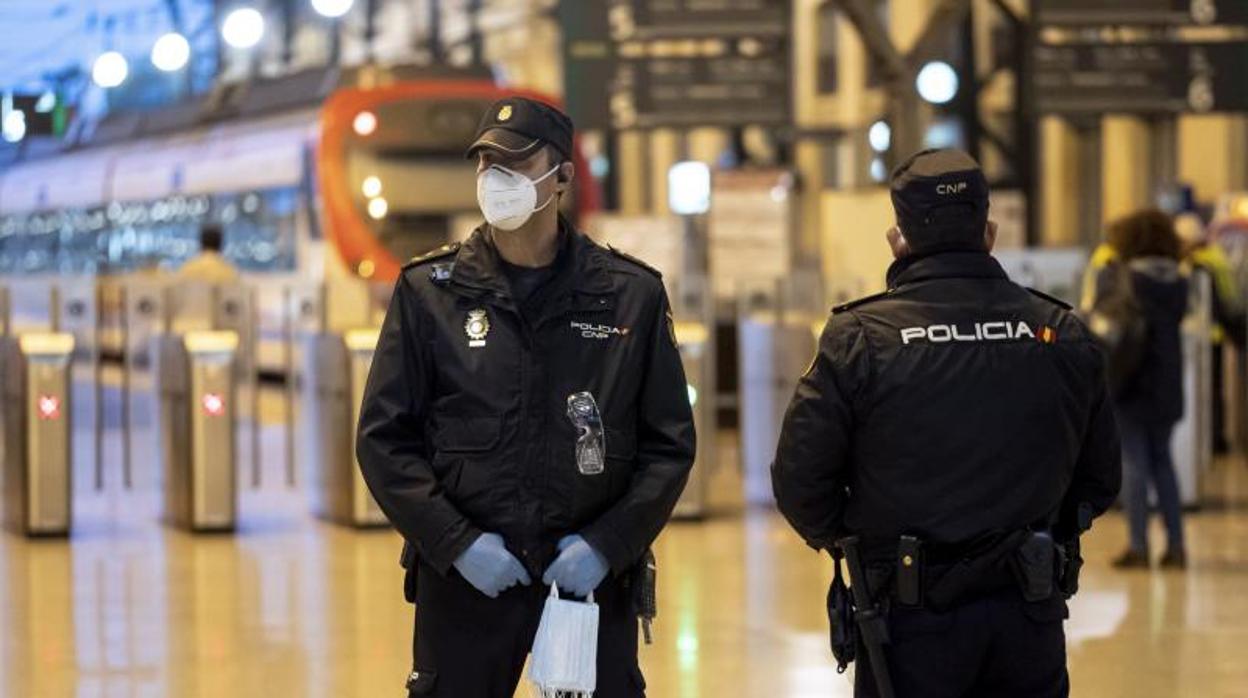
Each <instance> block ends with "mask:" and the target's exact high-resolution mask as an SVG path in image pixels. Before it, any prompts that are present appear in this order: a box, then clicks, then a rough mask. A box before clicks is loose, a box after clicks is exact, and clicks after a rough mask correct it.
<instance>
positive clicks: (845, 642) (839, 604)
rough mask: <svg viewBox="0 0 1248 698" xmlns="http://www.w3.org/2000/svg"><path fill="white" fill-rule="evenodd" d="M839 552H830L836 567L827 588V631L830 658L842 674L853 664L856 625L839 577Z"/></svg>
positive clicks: (856, 644) (844, 588) (852, 610)
mask: <svg viewBox="0 0 1248 698" xmlns="http://www.w3.org/2000/svg"><path fill="white" fill-rule="evenodd" d="M842 557H843V555H842V554H841V553H840V551H839V550H835V549H834V550H833V551H832V561H833V564H834V565H835V566H836V567H835V571H834V572H833V573H832V584H831V586H829V587H828V599H827V603H828V631H829V635H830V638H829V639H830V640H831V644H832V656H833V657H835V658H836V671H837V673H844V672H845V669H846V668H847V667H848V666H849V665H850V664H851V663H853V661H854V659H855V658H856V656H857V650H858V624H857V623H855V622H854V606H853V599H852V598H851V597H850V593H849V588H848V587H847V586H845V578H844V577H843V576H842V575H841V558H842Z"/></svg>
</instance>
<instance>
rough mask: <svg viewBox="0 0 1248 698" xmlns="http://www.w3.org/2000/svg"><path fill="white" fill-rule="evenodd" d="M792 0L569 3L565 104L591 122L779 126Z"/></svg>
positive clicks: (784, 114) (580, 120) (784, 113)
mask: <svg viewBox="0 0 1248 698" xmlns="http://www.w3.org/2000/svg"><path fill="white" fill-rule="evenodd" d="M791 4H792V3H791V0H609V1H607V2H583V1H582V0H564V2H563V3H562V4H561V5H560V19H561V24H562V26H563V27H564V59H565V60H564V70H565V84H566V89H565V98H566V104H567V107H568V110H569V113H570V114H571V116H572V118H573V120H574V121H576V122H577V124H578V126H581V127H582V128H616V129H627V128H653V127H664V126H671V127H680V126H695V125H698V126H715V125H718V126H737V125H746V124H761V125H780V124H785V123H788V122H789V120H790V119H791V117H792V106H791V103H792V97H791V73H792V70H791V59H790V42H789V36H790V33H791V32H790V31H789V28H790V21H791V19H790V18H791Z"/></svg>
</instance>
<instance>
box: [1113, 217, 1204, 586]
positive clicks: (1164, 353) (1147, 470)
mask: <svg viewBox="0 0 1248 698" xmlns="http://www.w3.org/2000/svg"><path fill="white" fill-rule="evenodd" d="M1107 242H1108V244H1109V245H1110V247H1112V248H1113V249H1114V250H1115V251H1116V252H1117V255H1118V261H1117V263H1110V264H1108V265H1107V266H1105V267H1104V268H1102V269H1101V271H1100V273H1099V274H1098V275H1097V279H1096V295H1097V297H1098V298H1099V297H1100V296H1102V295H1105V294H1111V293H1122V292H1126V293H1130V294H1131V295H1132V296H1133V298H1134V302H1135V305H1136V307H1137V308H1138V312H1139V313H1140V314H1141V315H1142V316H1143V318H1144V321H1145V324H1146V326H1147V333H1146V335H1145V337H1146V339H1145V341H1144V343H1143V347H1142V352H1141V355H1140V359H1139V363H1138V364H1137V365H1136V366H1135V367H1134V369H1133V371H1132V372H1131V374H1130V376H1129V377H1128V378H1127V379H1126V380H1125V381H1124V382H1123V384H1122V385H1121V386H1120V387H1119V389H1118V390H1117V391H1116V394H1115V395H1114V402H1115V408H1116V412H1117V416H1118V428H1119V431H1120V433H1121V437H1122V455H1123V461H1124V463H1123V465H1124V467H1123V493H1124V495H1123V498H1124V504H1125V506H1126V510H1127V518H1128V523H1129V525H1130V531H1131V537H1130V544H1129V547H1128V548H1127V550H1126V551H1125V552H1124V553H1122V555H1120V556H1119V557H1118V558H1117V559H1115V560H1114V566H1115V567H1119V568H1138V567H1148V566H1149V554H1148V535H1147V533H1148V508H1149V501H1148V486H1149V483H1152V486H1153V489H1154V490H1155V491H1156V493H1157V501H1158V504H1159V505H1160V508H1161V512H1162V517H1163V519H1164V520H1165V525H1166V534H1167V547H1166V552H1165V554H1164V555H1163V556H1162V557H1161V566H1162V567H1171V568H1182V567H1185V566H1186V564H1187V556H1186V552H1185V548H1184V544H1183V521H1182V511H1181V505H1180V501H1179V487H1178V478H1177V477H1176V475H1175V469H1174V461H1173V459H1172V457H1171V454H1170V437H1171V434H1172V433H1173V432H1174V426H1175V424H1177V423H1178V421H1179V419H1180V418H1181V417H1182V416H1183V349H1182V338H1181V336H1180V324H1181V323H1182V321H1183V316H1184V315H1185V314H1186V312H1187V293H1188V283H1187V280H1186V278H1185V277H1184V275H1183V273H1182V270H1181V268H1180V265H1179V261H1180V256H1181V248H1180V243H1179V238H1178V235H1177V234H1176V233H1175V230H1174V222H1173V221H1172V220H1171V218H1170V216H1168V215H1167V214H1165V213H1164V212H1162V211H1159V210H1151V209H1150V210H1144V211H1139V212H1137V213H1134V214H1131V215H1129V216H1126V217H1124V218H1121V219H1119V220H1116V221H1114V222H1113V223H1111V224H1110V226H1109V232H1108V240H1107ZM1122 284H1127V285H1128V286H1127V288H1126V289H1125V291H1124V289H1123V288H1122Z"/></svg>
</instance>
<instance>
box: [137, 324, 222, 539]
mask: <svg viewBox="0 0 1248 698" xmlns="http://www.w3.org/2000/svg"><path fill="white" fill-rule="evenodd" d="M154 343H155V347H154V351H153V354H154V355H155V357H156V362H157V366H156V368H157V370H156V381H157V386H156V388H157V395H158V399H159V407H158V410H159V413H160V425H159V438H160V452H161V461H162V467H163V471H164V488H165V518H166V520H167V521H168V522H169V523H171V524H173V525H175V526H179V527H182V528H187V529H190V530H192V531H230V530H233V528H234V526H235V521H236V518H237V509H238V482H237V472H236V466H235V464H236V458H237V450H238V449H237V445H236V437H235V429H234V414H235V389H234V387H235V386H234V361H235V354H236V352H237V350H238V335H237V334H235V333H234V332H220V331H192V332H187V333H186V334H182V335H161V336H158V337H156V338H155V340H154Z"/></svg>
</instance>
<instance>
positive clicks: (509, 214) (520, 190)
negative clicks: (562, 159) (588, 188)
mask: <svg viewBox="0 0 1248 698" xmlns="http://www.w3.org/2000/svg"><path fill="white" fill-rule="evenodd" d="M558 169H559V165H555V166H554V167H552V168H550V171H549V172H547V173H546V174H544V175H542V176H541V177H538V178H537V179H529V178H528V177H526V176H525V175H522V174H520V173H519V172H516V171H514V170H509V169H507V168H506V167H503V166H502V165H490V166H489V168H488V169H486V170H485V171H484V172H482V173H481V174H479V175H477V204H478V205H479V206H480V207H481V213H482V214H484V215H485V220H486V222H487V223H489V224H490V225H492V226H494V227H495V228H499V229H500V230H515V229H517V228H519V227H520V226H522V225H524V224H525V223H527V222H528V220H529V218H531V217H532V216H533V214H534V213H536V212H538V211H540V210H542V209H544V208H546V206H548V205H549V204H550V202H551V201H553V200H554V198H555V195H554V193H551V195H550V197H549V198H547V199H546V202H545V203H543V204H542V205H541V206H538V205H537V183H538V182H540V181H542V180H544V179H546V178H547V177H549V176H551V175H552V174H554V173H555V171H556V170H558Z"/></svg>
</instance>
